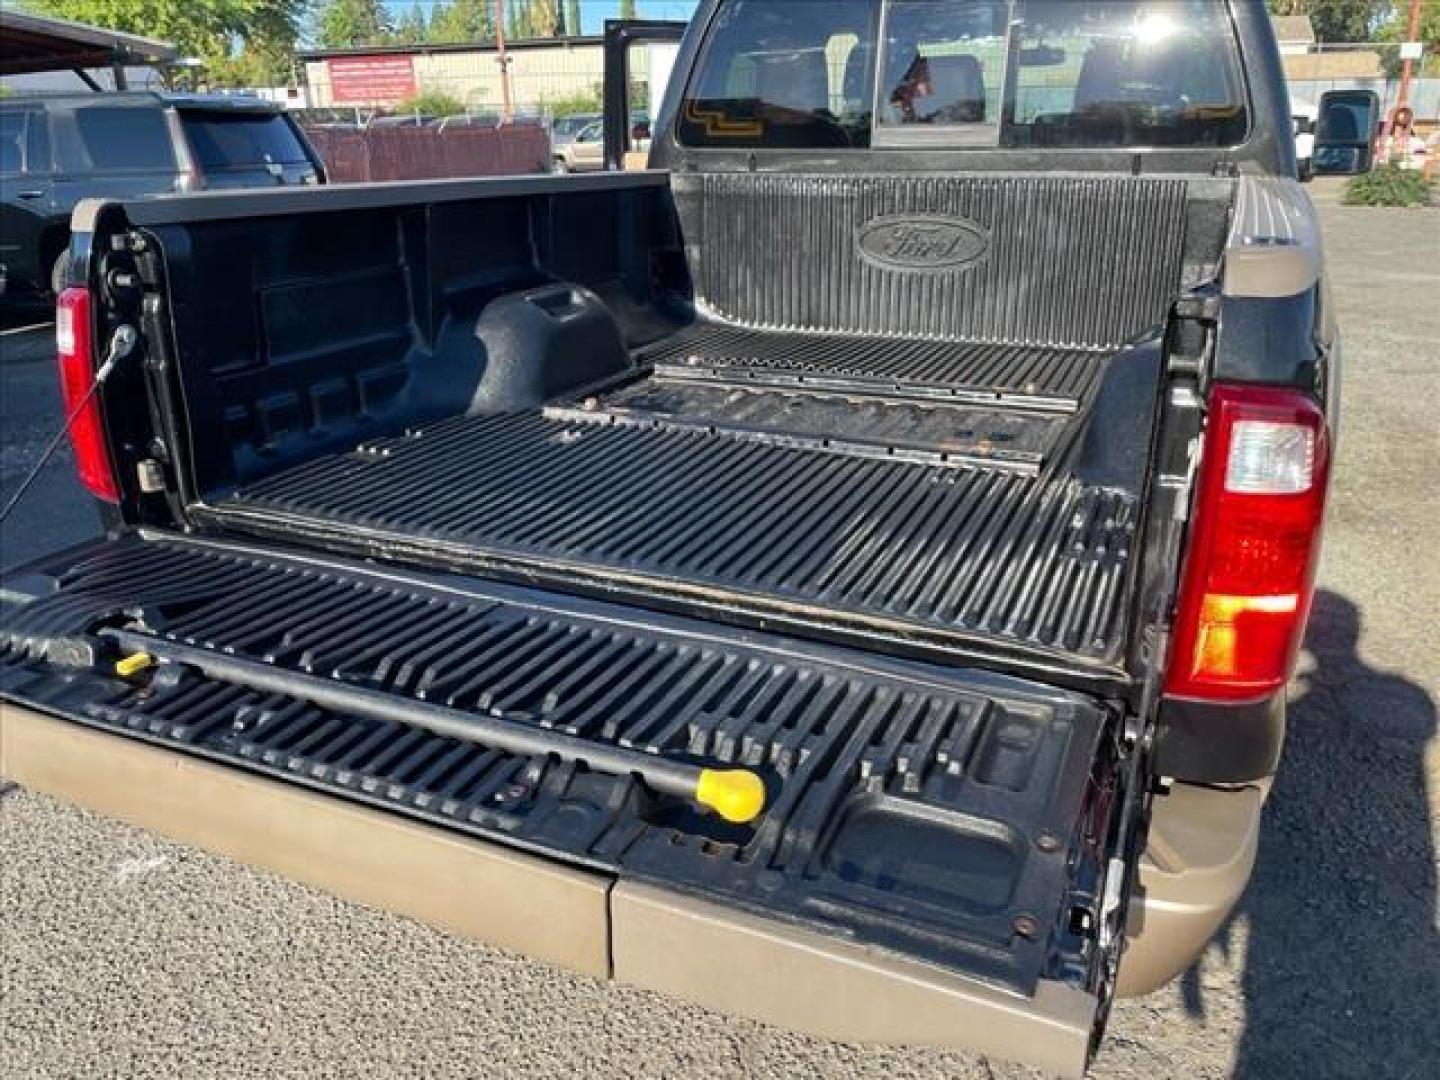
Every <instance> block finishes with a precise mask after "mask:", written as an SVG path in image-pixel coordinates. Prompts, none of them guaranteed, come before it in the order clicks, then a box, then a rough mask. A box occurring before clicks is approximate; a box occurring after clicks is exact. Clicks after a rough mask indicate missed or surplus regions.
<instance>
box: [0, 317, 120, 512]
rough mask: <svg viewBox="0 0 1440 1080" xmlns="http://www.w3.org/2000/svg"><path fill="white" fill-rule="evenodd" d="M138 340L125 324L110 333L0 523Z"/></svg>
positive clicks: (12, 496)
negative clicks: (86, 382) (85, 384)
mask: <svg viewBox="0 0 1440 1080" xmlns="http://www.w3.org/2000/svg"><path fill="white" fill-rule="evenodd" d="M139 340H140V335H139V334H138V333H137V332H136V330H135V328H134V327H133V326H130V325H128V324H126V325H124V326H120V327H118V328H117V329H116V330H115V333H114V334H112V335H111V336H110V350H109V352H108V353H106V355H105V362H104V363H103V364H101V365H100V366H99V367H98V368H97V369H96V370H95V378H94V379H92V380H91V382H90V387H89V389H87V390H86V391H85V394H84V396H83V397H82V398H81V399H80V400H79V401H77V402H76V403H75V407H74V408H72V409H71V410H70V413H69V415H67V416H66V417H65V422H64V423H63V424H61V425H60V430H59V431H57V432H55V435H54V437H53V438H51V440H50V442H49V443H48V444H47V445H46V447H45V451H44V453H42V454H41V455H40V460H39V461H37V462H35V464H34V465H33V466H32V467H31V469H30V471H29V472H28V473H26V474H25V479H24V480H22V481H20V486H19V487H18V488H16V489H15V494H14V495H11V496H10V501H9V502H7V503H6V504H5V508H4V509H3V510H0V522H3V521H4V520H5V519H6V518H8V517H9V516H10V512H11V511H12V510H14V509H15V507H16V506H18V505H19V504H20V500H21V499H23V498H24V497H25V493H26V492H27V491H29V490H30V486H31V485H32V484H34V483H35V481H36V479H37V478H38V477H39V476H40V473H41V472H43V471H44V469H45V466H46V465H47V464H49V462H50V459H51V458H52V457H53V456H54V455H55V451H56V450H58V449H59V448H60V442H61V440H62V439H64V438H65V436H66V435H67V434H68V433H69V431H70V429H71V428H72V427H74V425H75V421H76V420H78V419H79V418H80V414H81V413H82V412H84V411H85V406H87V405H89V404H90V399H91V398H93V397H94V396H95V394H96V393H97V392H98V391H99V389H100V387H101V386H103V385H104V383H105V380H106V379H108V378H109V377H110V376H111V374H113V373H114V371H115V368H116V366H117V365H118V364H119V363H120V361H121V360H123V359H125V357H127V356H129V355H130V354H131V353H132V352H134V351H135V344H136V342H138V341H139Z"/></svg>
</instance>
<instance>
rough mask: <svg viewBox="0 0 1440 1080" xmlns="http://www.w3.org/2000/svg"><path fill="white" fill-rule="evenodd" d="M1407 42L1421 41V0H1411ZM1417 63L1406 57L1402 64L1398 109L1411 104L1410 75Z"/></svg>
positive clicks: (1406, 35)
mask: <svg viewBox="0 0 1440 1080" xmlns="http://www.w3.org/2000/svg"><path fill="white" fill-rule="evenodd" d="M1405 40H1406V41H1419V40H1420V0H1410V29H1409V30H1408V31H1406V33H1405ZM1414 64H1415V61H1414V60H1412V59H1410V57H1408V56H1407V57H1406V58H1405V59H1404V60H1402V61H1401V62H1400V98H1399V101H1398V103H1397V104H1396V106H1395V107H1396V108H1397V109H1403V108H1404V107H1405V106H1406V105H1408V104H1410V73H1411V70H1412V69H1413V67H1414Z"/></svg>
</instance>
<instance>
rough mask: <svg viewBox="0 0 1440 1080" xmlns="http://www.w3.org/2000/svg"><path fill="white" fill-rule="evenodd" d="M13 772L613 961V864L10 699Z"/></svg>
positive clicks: (384, 893)
mask: <svg viewBox="0 0 1440 1080" xmlns="http://www.w3.org/2000/svg"><path fill="white" fill-rule="evenodd" d="M0 774H3V775H5V776H7V777H9V778H10V779H11V780H14V781H15V782H17V783H19V784H22V785H24V786H25V787H27V788H30V789H32V790H35V791H40V792H44V793H45V794H47V795H53V796H55V797H56V798H58V799H62V800H64V801H66V802H70V803H75V804H76V805H79V806H83V807H86V808H87V809H90V810H94V811H96V812H97V813H101V814H105V815H106V816H108V817H114V818H118V819H120V820H121V821H127V822H129V823H130V824H132V825H138V826H140V827H141V828H144V829H149V830H151V831H153V832H156V833H160V834H161V835H164V836H168V837H170V838H172V839H174V840H179V841H181V842H182V843H186V844H191V845H194V846H195V847H200V848H204V849H206V850H207V851H213V852H217V853H219V854H222V855H227V856H230V857H231V858H234V859H237V860H239V861H240V862H244V863H248V864H250V865H252V866H259V867H263V868H265V869H267V870H273V871H274V872H275V873H277V874H281V875H283V876H285V877H288V878H293V879H295V880H296V881H302V882H304V883H306V884H308V885H314V886H316V887H317V888H321V889H325V890H326V891H328V892H332V893H335V894H336V895H339V896H343V897H345V898H346V899H350V900H357V901H359V902H360V903H363V904H370V905H372V906H374V907H378V908H383V909H385V910H387V911H394V912H397V913H399V914H402V915H408V916H410V917H412V918H415V919H418V920H420V921H421V922H425V923H429V924H431V925H434V926H438V927H440V928H442V929H444V930H449V931H453V932H454V933H458V934H462V935H464V936H465V937H469V938H473V939H475V940H478V941H483V942H487V943H489V944H492V945H497V946H499V947H500V948H503V949H509V950H511V951H514V952H519V953H524V954H526V955H528V956H533V957H535V958H536V959H538V960H543V961H545V962H546V963H549V964H554V965H557V966H559V967H565V968H570V969H571V970H574V971H579V972H583V973H585V974H587V975H595V976H598V977H600V978H604V977H606V976H607V975H608V974H609V969H610V957H609V925H608V924H609V917H608V913H607V910H606V894H607V893H608V892H609V889H610V884H611V882H610V879H609V878H608V877H605V876H603V875H600V874H589V873H585V872H584V871H580V870H571V869H567V868H564V867H559V866H556V865H554V864H552V863H549V862H546V861H545V860H544V859H540V858H536V857H534V856H530V855H525V854H522V853H519V852H513V851H509V850H507V849H505V848H503V847H500V846H498V845H495V844H487V843H484V842H482V841H477V840H469V839H466V838H463V837H459V836H455V835H454V834H452V833H447V832H445V831H443V830H441V829H437V828H429V827H426V826H424V825H420V824H416V823H413V822H408V821H405V820H403V819H401V818H398V817H396V816H395V815H393V814H387V813H385V812H383V811H380V810H372V809H369V808H367V807H363V806H357V805H355V804H353V803H347V802H345V801H343V800H341V799H336V798H331V797H327V796H324V795H318V794H315V793H313V792H309V791H306V790H304V789H303V788H299V787H296V786H295V785H293V784H286V783H282V782H279V781H275V780H269V779H266V778H265V777H260V776H255V775H253V774H251V773H246V772H243V771H241V770H238V769H232V768H227V767H225V766H223V765H215V764H211V763H209V762H206V761H201V760H199V759H196V758H192V757H187V756H185V755H184V754H177V753H174V752H173V751H170V750H166V749H163V748H161V747H156V746H153V745H150V744H147V743H142V742H139V741H136V740H134V739H127V738H124V737H123V736H116V735H107V734H104V733H102V732H97V731H91V730H89V729H87V728H84V727H81V726H79V725H77V724H73V723H70V722H69V721H65V720H56V719H53V718H51V717H47V716H44V715H41V714H40V713H36V712H32V711H30V710H28V709H22V708H19V707H17V706H14V705H10V704H8V703H3V702H0ZM417 883H423V884H419V886H418V887H417Z"/></svg>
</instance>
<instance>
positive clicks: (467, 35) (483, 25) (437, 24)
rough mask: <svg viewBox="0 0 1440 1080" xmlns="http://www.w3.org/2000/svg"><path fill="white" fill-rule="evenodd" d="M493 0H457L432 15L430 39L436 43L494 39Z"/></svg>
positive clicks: (437, 9)
mask: <svg viewBox="0 0 1440 1080" xmlns="http://www.w3.org/2000/svg"><path fill="white" fill-rule="evenodd" d="M494 38H495V19H494V16H493V15H492V0H455V2H454V3H452V4H449V5H447V6H445V7H440V8H436V9H435V10H434V11H433V12H432V13H431V15H430V40H431V41H433V42H436V43H447V42H450V43H453V42H460V41H467V42H468V41H493V40H494Z"/></svg>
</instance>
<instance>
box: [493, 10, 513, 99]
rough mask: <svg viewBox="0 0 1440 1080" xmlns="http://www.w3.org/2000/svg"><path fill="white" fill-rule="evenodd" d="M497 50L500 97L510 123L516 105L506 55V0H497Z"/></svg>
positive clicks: (508, 61) (508, 59)
mask: <svg viewBox="0 0 1440 1080" xmlns="http://www.w3.org/2000/svg"><path fill="white" fill-rule="evenodd" d="M495 50H496V52H497V54H498V55H497V56H496V60H497V61H498V62H499V64H500V98H501V100H502V101H503V102H504V107H503V110H502V113H501V115H502V117H503V119H504V121H505V123H507V124H508V123H510V121H511V119H512V114H513V112H514V107H513V105H512V104H511V102H510V58H509V57H508V56H506V55H505V0H495Z"/></svg>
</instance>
